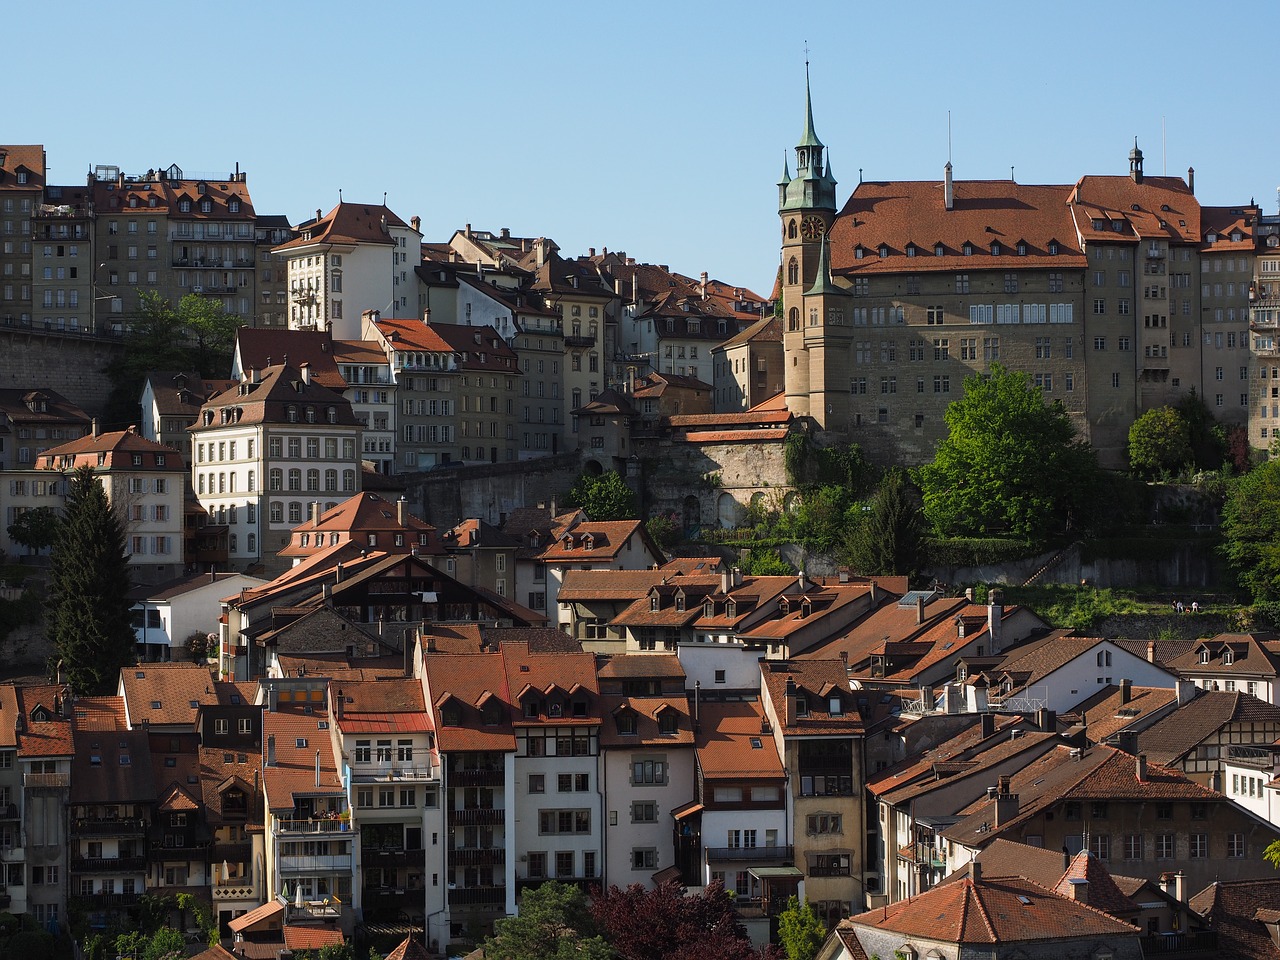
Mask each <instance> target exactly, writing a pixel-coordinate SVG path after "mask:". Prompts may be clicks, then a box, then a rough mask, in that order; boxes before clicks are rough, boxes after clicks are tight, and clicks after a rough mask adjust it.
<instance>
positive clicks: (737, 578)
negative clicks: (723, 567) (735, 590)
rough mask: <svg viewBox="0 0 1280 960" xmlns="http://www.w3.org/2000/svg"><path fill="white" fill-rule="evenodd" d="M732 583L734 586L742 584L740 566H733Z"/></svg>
mask: <svg viewBox="0 0 1280 960" xmlns="http://www.w3.org/2000/svg"><path fill="white" fill-rule="evenodd" d="M733 585H734V586H735V587H740V586H742V568H741V567H734V568H733Z"/></svg>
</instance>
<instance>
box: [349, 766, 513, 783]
mask: <svg viewBox="0 0 1280 960" xmlns="http://www.w3.org/2000/svg"><path fill="white" fill-rule="evenodd" d="M351 779H352V781H353V782H355V783H394V782H396V781H397V780H407V781H417V782H421V781H423V780H435V779H436V776H435V774H434V773H433V768H432V767H430V766H426V767H387V768H386V769H385V770H359V769H353V770H352V771H351ZM499 786H501V783H499Z"/></svg>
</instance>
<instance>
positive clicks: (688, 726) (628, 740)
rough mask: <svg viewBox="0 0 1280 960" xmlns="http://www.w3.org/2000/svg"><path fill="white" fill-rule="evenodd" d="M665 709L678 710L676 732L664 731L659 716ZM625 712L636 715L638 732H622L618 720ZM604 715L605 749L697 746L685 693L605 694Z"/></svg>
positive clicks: (601, 704)
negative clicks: (642, 695)
mask: <svg viewBox="0 0 1280 960" xmlns="http://www.w3.org/2000/svg"><path fill="white" fill-rule="evenodd" d="M615 659H617V658H615ZM633 659H634V658H633ZM645 659H646V660H648V659H654V658H652V657H645ZM671 659H675V658H674V657H672V658H671ZM664 710H674V711H675V714H676V725H675V731H674V732H673V733H663V732H662V727H661V725H660V723H659V717H660V716H661V714H662V711H664ZM624 713H629V714H632V715H634V716H635V731H636V732H635V733H622V732H621V730H620V726H619V722H618V718H619V716H620V715H622V714H624ZM600 715H601V716H602V717H603V718H604V722H603V723H602V724H601V725H600V745H601V746H603V747H691V746H693V722H692V718H691V717H690V714H689V699H688V697H686V696H685V695H684V694H679V695H672V696H658V697H625V696H618V695H616V694H605V695H602V696H601V697H600Z"/></svg>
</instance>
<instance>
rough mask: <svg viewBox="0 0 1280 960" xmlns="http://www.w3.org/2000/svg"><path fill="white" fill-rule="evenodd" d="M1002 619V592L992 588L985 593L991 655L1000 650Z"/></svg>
mask: <svg viewBox="0 0 1280 960" xmlns="http://www.w3.org/2000/svg"><path fill="white" fill-rule="evenodd" d="M1003 617H1004V591H1002V590H997V589H995V588H994V587H992V588H991V590H989V591H988V592H987V633H988V634H989V635H990V637H991V653H992V654H993V655H994V654H997V653H999V652H1000V650H1001V636H1000V627H1001V624H1000V621H1001V619H1002V618H1003Z"/></svg>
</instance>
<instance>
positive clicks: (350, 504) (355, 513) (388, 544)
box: [279, 492, 442, 557]
mask: <svg viewBox="0 0 1280 960" xmlns="http://www.w3.org/2000/svg"><path fill="white" fill-rule="evenodd" d="M403 513H404V523H403V524H402V523H401V522H400V514H401V505H400V503H392V502H390V501H389V500H387V499H385V498H384V497H382V496H380V495H379V494H376V493H369V492H365V493H358V494H355V495H354V496H351V497H348V498H347V499H345V500H343V501H342V502H341V503H339V504H337V505H336V506H334V507H332V508H330V509H329V510H326V511H324V512H323V513H321V514H320V517H319V519H316V518H314V517H311V518H308V519H307V520H305V521H303V522H302V523H299V524H297V525H296V526H295V527H294V528H293V531H292V534H291V536H290V538H289V543H288V545H286V546H285V547H284V548H283V549H281V550H280V552H279V556H282V557H288V556H311V555H313V554H314V553H315V552H316V550H317V549H318V547H317V548H304V547H301V546H298V545H297V543H298V537H299V535H300V534H304V533H307V534H310V533H316V532H319V533H321V534H334V533H337V534H339V536H340V537H345V538H348V539H351V540H354V541H356V543H357V544H358V545H359V546H362V547H364V546H367V545H368V535H369V534H371V533H372V534H375V535H378V534H383V533H385V534H387V537H386V539H385V541H384V540H383V539H382V538H381V537H379V539H378V543H377V546H378V548H379V549H380V550H385V551H388V552H400V553H408V552H410V551H411V550H413V549H415V548H416V549H417V551H418V553H428V554H438V553H440V552H442V551H441V547H440V542H439V538H438V536H437V535H436V528H435V527H433V526H432V525H431V524H429V523H427V522H426V521H425V520H421V519H419V518H418V517H415V516H414V515H413V514H412V513H410V512H409V511H408V510H407V509H406V510H404V511H403ZM397 533H402V534H404V535H405V542H404V544H403V545H401V546H400V547H396V545H395V539H394V536H395V534H397ZM422 535H426V537H427V542H426V544H422V543H420V542H419V541H420V540H421V537H422Z"/></svg>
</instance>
